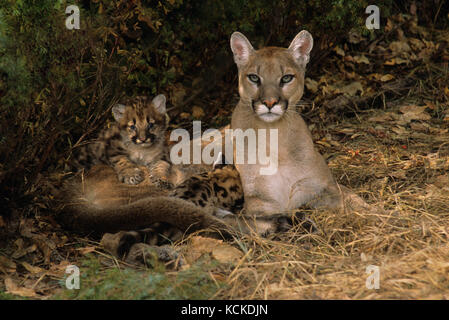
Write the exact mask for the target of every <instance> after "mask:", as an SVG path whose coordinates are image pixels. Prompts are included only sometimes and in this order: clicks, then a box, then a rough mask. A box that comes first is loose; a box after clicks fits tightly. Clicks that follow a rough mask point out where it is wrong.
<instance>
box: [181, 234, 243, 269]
mask: <svg viewBox="0 0 449 320" xmlns="http://www.w3.org/2000/svg"><path fill="white" fill-rule="evenodd" d="M204 254H208V255H212V257H213V258H214V259H216V260H218V261H219V262H221V263H232V262H237V261H238V260H239V259H240V258H241V257H242V256H243V253H242V252H241V251H240V250H239V249H237V248H235V247H233V246H231V245H229V244H227V243H223V240H218V239H213V238H207V237H201V236H195V237H192V238H191V240H190V246H189V247H188V249H187V252H186V254H185V257H186V260H187V261H188V262H189V263H191V262H194V261H196V260H198V259H199V258H200V257H201V256H202V255H204Z"/></svg>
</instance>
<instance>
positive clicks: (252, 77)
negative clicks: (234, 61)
mask: <svg viewBox="0 0 449 320" xmlns="http://www.w3.org/2000/svg"><path fill="white" fill-rule="evenodd" d="M248 79H249V81H251V82H253V83H255V84H259V83H260V78H259V76H258V75H257V74H249V75H248Z"/></svg>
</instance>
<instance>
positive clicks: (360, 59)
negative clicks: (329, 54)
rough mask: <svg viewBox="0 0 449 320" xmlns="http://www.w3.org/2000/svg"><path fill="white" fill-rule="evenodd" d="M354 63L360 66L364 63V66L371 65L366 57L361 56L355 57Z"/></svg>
mask: <svg viewBox="0 0 449 320" xmlns="http://www.w3.org/2000/svg"><path fill="white" fill-rule="evenodd" d="M354 61H355V62H356V63H358V64H360V63H364V64H370V62H369V60H368V58H367V57H365V56H364V55H361V56H354Z"/></svg>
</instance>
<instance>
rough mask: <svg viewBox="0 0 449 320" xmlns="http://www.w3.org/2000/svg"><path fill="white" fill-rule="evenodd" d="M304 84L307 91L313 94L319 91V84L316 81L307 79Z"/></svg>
mask: <svg viewBox="0 0 449 320" xmlns="http://www.w3.org/2000/svg"><path fill="white" fill-rule="evenodd" d="M304 84H305V86H306V88H307V90H310V91H311V92H312V93H315V92H317V91H318V82H316V81H315V80H312V79H310V78H306V79H305V81H304Z"/></svg>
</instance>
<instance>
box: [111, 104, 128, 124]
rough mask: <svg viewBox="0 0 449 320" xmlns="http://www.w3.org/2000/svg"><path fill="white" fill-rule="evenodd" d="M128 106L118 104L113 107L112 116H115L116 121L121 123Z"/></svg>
mask: <svg viewBox="0 0 449 320" xmlns="http://www.w3.org/2000/svg"><path fill="white" fill-rule="evenodd" d="M125 109H126V106H125V105H124V104H120V103H117V104H116V105H115V106H113V107H112V114H113V116H114V119H115V121H117V122H120V120H121V119H122V118H123V115H124V114H125Z"/></svg>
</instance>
